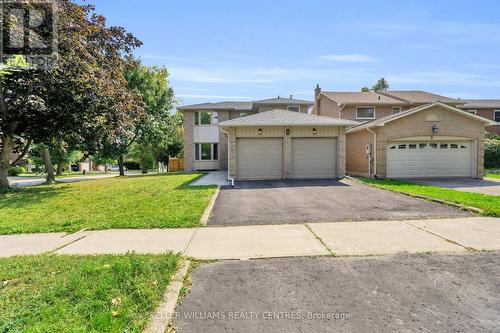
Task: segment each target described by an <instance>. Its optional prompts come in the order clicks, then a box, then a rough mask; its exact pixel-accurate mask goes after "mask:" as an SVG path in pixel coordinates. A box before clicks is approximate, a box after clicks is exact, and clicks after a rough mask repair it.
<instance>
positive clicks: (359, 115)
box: [356, 107, 375, 119]
mask: <svg viewBox="0 0 500 333" xmlns="http://www.w3.org/2000/svg"><path fill="white" fill-rule="evenodd" d="M356 119H375V108H372V107H361V108H356Z"/></svg>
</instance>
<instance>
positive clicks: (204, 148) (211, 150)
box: [194, 143, 219, 161]
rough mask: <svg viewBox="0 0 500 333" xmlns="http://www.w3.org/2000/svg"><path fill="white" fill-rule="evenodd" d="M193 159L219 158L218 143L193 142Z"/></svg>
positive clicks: (207, 159) (210, 159)
mask: <svg viewBox="0 0 500 333" xmlns="http://www.w3.org/2000/svg"><path fill="white" fill-rule="evenodd" d="M194 159H195V160H196V161H216V160H218V159H219V144H218V143H195V144H194Z"/></svg>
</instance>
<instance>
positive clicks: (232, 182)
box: [219, 126, 234, 187]
mask: <svg viewBox="0 0 500 333" xmlns="http://www.w3.org/2000/svg"><path fill="white" fill-rule="evenodd" d="M219 129H220V131H221V132H222V133H224V134H226V136H227V180H229V181H230V182H231V186H232V187H234V178H232V177H231V174H230V173H229V133H228V132H227V131H225V130H224V129H222V127H220V126H219Z"/></svg>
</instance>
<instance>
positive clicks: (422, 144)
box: [418, 143, 427, 149]
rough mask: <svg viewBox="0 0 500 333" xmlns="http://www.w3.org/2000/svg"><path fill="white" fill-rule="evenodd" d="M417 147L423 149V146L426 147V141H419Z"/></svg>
mask: <svg viewBox="0 0 500 333" xmlns="http://www.w3.org/2000/svg"><path fill="white" fill-rule="evenodd" d="M418 147H419V148H420V149H424V148H425V147H427V143H419V144H418Z"/></svg>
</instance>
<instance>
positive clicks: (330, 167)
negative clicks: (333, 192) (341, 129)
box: [292, 138, 337, 178]
mask: <svg viewBox="0 0 500 333" xmlns="http://www.w3.org/2000/svg"><path fill="white" fill-rule="evenodd" d="M336 151H337V139H336V138H294V139H292V176H293V177H294V178H334V177H335V176H336V165H337V158H336V155H337V154H336Z"/></svg>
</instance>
